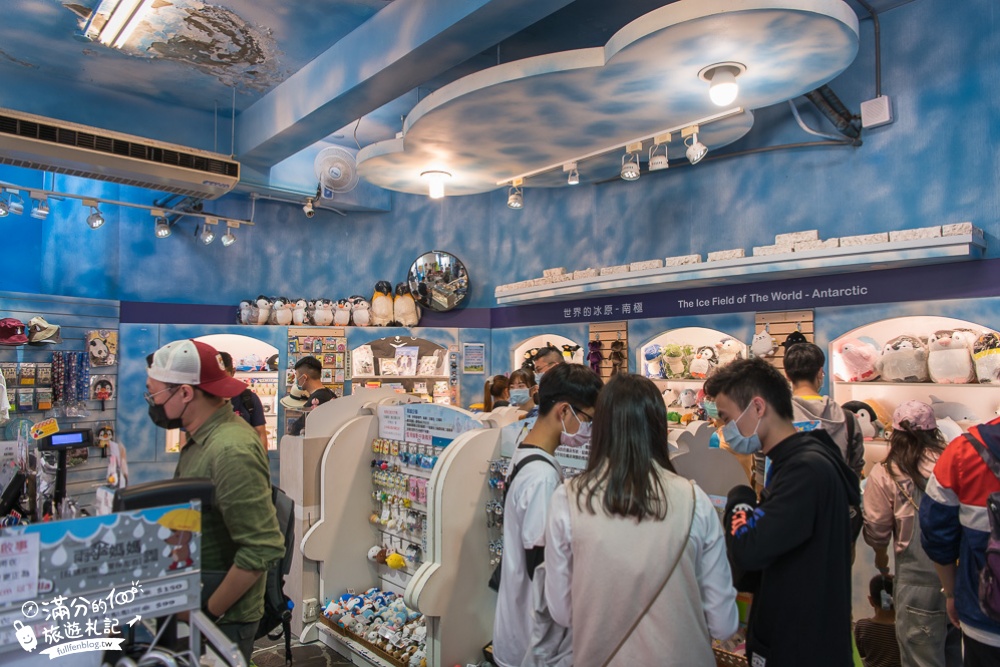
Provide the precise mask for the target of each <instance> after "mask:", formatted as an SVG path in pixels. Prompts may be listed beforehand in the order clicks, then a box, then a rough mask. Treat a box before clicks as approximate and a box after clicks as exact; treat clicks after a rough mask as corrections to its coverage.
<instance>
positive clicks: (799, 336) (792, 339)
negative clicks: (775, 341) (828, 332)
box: [781, 329, 809, 352]
mask: <svg viewBox="0 0 1000 667" xmlns="http://www.w3.org/2000/svg"><path fill="white" fill-rule="evenodd" d="M808 342H809V339H808V338H806V336H805V334H804V333H802V332H801V331H799V330H798V329H796V330H795V331H793V332H792V333H790V334H788V336H787V337H786V338H785V342H784V343H782V344H781V347H783V348H785V352H788V348H790V347H791V346H792V345H798V344H799V343H808Z"/></svg>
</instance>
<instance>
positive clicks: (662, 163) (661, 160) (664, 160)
mask: <svg viewBox="0 0 1000 667" xmlns="http://www.w3.org/2000/svg"><path fill="white" fill-rule="evenodd" d="M669 143H670V133H669V132H667V133H666V134H659V135H657V136H656V137H654V138H653V146H652V147H651V148H650V149H649V170H650V171H660V170H661V169H667V168H668V167H670V158H669V157H668V156H667V144H669ZM660 146H663V153H660V152H659V148H660Z"/></svg>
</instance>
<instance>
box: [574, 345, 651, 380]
mask: <svg viewBox="0 0 1000 667" xmlns="http://www.w3.org/2000/svg"><path fill="white" fill-rule="evenodd" d="M657 347H659V346H657ZM587 350H588V351H587V363H588V364H590V370H592V371H594V372H595V373H597V374H598V375H600V374H601V362H602V361H604V353H603V352H602V351H601V341H600V340H592V341H590V342H589V343H587ZM657 359H659V352H657Z"/></svg>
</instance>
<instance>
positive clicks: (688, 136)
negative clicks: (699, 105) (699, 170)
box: [681, 125, 708, 164]
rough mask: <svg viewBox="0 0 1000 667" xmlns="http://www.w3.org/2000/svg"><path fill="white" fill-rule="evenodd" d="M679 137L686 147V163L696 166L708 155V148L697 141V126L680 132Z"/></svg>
mask: <svg viewBox="0 0 1000 667" xmlns="http://www.w3.org/2000/svg"><path fill="white" fill-rule="evenodd" d="M681 136H682V137H684V145H685V146H687V151H686V152H685V154H686V155H687V159H688V162H690V163H691V164H698V163H699V162H701V159H702V158H703V157H705V156H706V155H708V146H706V145H705V144H703V143H701V142H700V141H698V126H697V125H692V126H690V127H685V128H684V129H683V130H681Z"/></svg>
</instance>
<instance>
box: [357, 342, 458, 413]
mask: <svg viewBox="0 0 1000 667" xmlns="http://www.w3.org/2000/svg"><path fill="white" fill-rule="evenodd" d="M351 370H352V378H351V380H352V387H353V388H358V387H368V388H375V387H385V388H388V389H393V390H395V391H398V392H399V393H406V394H413V395H414V396H418V397H420V398H422V399H423V400H425V401H428V402H431V401H433V402H434V403H440V404H444V405H450V404H451V403H452V387H457V380H458V378H457V373H458V368H457V360H456V359H455V355H453V354H452V353H451V352H450V351H449V350H448V348H446V347H444V346H442V345H438V344H437V343H433V342H431V341H429V340H425V339H423V338H415V337H411V336H388V337H385V338H379V339H377V340H374V341H372V342H370V343H367V344H365V345H359V346H358V347H356V348H354V349H353V350H351ZM453 380H454V381H453Z"/></svg>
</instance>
